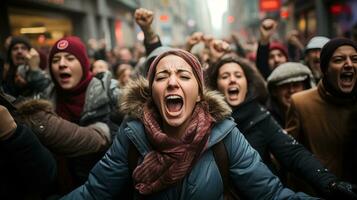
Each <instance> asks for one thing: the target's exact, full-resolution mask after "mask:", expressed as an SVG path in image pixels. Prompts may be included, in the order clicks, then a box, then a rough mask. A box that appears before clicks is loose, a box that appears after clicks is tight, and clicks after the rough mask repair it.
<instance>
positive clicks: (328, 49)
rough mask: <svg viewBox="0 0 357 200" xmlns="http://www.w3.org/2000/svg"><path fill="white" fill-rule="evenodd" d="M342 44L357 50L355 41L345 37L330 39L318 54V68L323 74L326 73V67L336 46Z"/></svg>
mask: <svg viewBox="0 0 357 200" xmlns="http://www.w3.org/2000/svg"><path fill="white" fill-rule="evenodd" d="M343 45H348V46H351V47H353V48H354V49H356V51H357V44H356V42H354V41H352V40H350V39H347V38H334V39H332V40H330V41H329V42H328V43H326V45H325V46H324V47H323V48H322V50H321V54H320V68H321V71H322V73H323V74H325V73H326V71H327V68H328V66H329V62H330V59H331V57H332V55H333V53H334V52H335V50H336V49H337V48H338V47H341V46H343Z"/></svg>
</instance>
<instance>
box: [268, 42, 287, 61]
mask: <svg viewBox="0 0 357 200" xmlns="http://www.w3.org/2000/svg"><path fill="white" fill-rule="evenodd" d="M274 49H278V50H280V51H281V52H282V53H283V54H284V56H285V57H286V59H287V60H288V59H289V56H288V50H287V49H286V47H285V46H284V45H283V44H281V43H279V42H272V43H270V45H269V51H271V50H274Z"/></svg>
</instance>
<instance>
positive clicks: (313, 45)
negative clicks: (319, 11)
mask: <svg viewBox="0 0 357 200" xmlns="http://www.w3.org/2000/svg"><path fill="white" fill-rule="evenodd" d="M328 41H330V39H329V38H327V37H324V36H315V37H313V38H311V39H310V40H309V42H308V43H307V45H306V47H305V53H307V52H308V51H309V50H312V49H322V47H323V46H324V45H325V44H326V43H327V42H328Z"/></svg>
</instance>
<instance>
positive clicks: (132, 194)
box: [124, 142, 143, 200]
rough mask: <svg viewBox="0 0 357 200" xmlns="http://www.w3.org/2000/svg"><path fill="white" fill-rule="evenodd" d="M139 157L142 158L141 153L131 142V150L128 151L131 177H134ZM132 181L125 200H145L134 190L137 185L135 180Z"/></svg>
mask: <svg viewBox="0 0 357 200" xmlns="http://www.w3.org/2000/svg"><path fill="white" fill-rule="evenodd" d="M139 156H140V153H139V151H138V150H137V149H136V147H135V145H134V144H133V143H132V142H130V143H129V149H128V157H127V159H128V168H129V174H130V177H132V175H133V172H134V170H135V168H136V166H138V161H139ZM130 179H131V184H130V186H129V188H127V191H126V192H127V193H126V194H125V195H124V199H137V200H139V199H143V197H142V196H141V195H140V194H139V193H138V192H137V191H136V190H135V189H134V188H135V183H134V181H133V179H132V178H130Z"/></svg>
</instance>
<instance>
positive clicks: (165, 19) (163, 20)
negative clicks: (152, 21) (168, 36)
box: [160, 15, 169, 22]
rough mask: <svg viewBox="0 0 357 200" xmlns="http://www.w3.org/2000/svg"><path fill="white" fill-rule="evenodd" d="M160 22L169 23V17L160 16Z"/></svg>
mask: <svg viewBox="0 0 357 200" xmlns="http://www.w3.org/2000/svg"><path fill="white" fill-rule="evenodd" d="M160 21H162V22H168V21H169V16H168V15H160Z"/></svg>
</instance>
